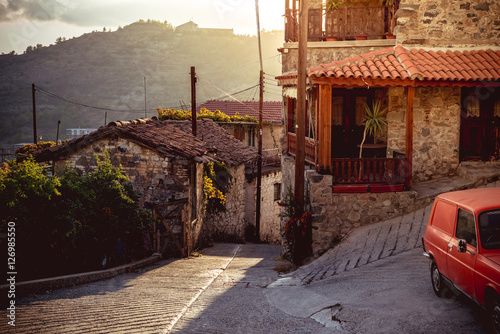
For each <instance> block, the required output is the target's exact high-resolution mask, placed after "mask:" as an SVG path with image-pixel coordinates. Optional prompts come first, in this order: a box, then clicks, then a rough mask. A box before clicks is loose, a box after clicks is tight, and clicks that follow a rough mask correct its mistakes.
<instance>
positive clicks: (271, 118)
mask: <svg viewBox="0 0 500 334" xmlns="http://www.w3.org/2000/svg"><path fill="white" fill-rule="evenodd" d="M282 105H283V103H282V102H272V101H265V102H264V104H263V107H262V119H263V120H264V121H267V122H271V123H281V108H282ZM201 108H207V109H208V110H210V111H212V112H213V111H216V110H219V111H222V112H223V113H225V114H226V115H228V116H234V115H235V114H236V113H239V114H240V116H245V115H248V116H253V117H255V118H257V119H259V101H234V100H233V101H223V100H210V101H208V102H205V103H203V104H201V105H200V106H198V107H197V108H196V111H197V112H200V109H201Z"/></svg>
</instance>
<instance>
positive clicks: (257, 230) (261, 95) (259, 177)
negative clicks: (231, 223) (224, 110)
mask: <svg viewBox="0 0 500 334" xmlns="http://www.w3.org/2000/svg"><path fill="white" fill-rule="evenodd" d="M259 82H260V92H259V149H258V157H257V203H256V205H255V210H256V213H255V234H256V237H257V241H260V202H261V199H260V198H261V192H262V191H261V187H262V109H263V105H264V71H262V70H260V81H259Z"/></svg>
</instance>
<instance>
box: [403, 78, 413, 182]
mask: <svg viewBox="0 0 500 334" xmlns="http://www.w3.org/2000/svg"><path fill="white" fill-rule="evenodd" d="M406 97H407V98H406V150H405V156H406V160H407V163H406V173H405V175H406V180H405V186H406V188H407V189H410V188H411V187H412V175H413V166H412V165H413V101H414V97H415V87H413V86H408V87H407V88H406Z"/></svg>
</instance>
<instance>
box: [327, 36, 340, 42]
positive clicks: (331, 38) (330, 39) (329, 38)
mask: <svg viewBox="0 0 500 334" xmlns="http://www.w3.org/2000/svg"><path fill="white" fill-rule="evenodd" d="M325 40H326V41H329V42H330V41H338V40H339V39H338V38H337V37H327V38H325Z"/></svg>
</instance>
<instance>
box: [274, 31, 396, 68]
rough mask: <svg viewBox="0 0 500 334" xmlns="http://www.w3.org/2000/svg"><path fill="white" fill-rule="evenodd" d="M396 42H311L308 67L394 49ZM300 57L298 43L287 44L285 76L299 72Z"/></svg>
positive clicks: (308, 52)
mask: <svg viewBox="0 0 500 334" xmlns="http://www.w3.org/2000/svg"><path fill="white" fill-rule="evenodd" d="M394 45H395V40H390V39H389V40H387V39H377V40H367V41H337V42H309V43H308V48H307V67H308V68H309V67H313V66H318V65H323V64H329V63H332V62H334V61H339V60H343V59H346V58H349V57H354V56H358V55H360V54H365V53H369V52H372V51H376V50H380V49H384V48H389V47H393V46H394ZM298 57H299V49H298V43H285V44H284V46H283V52H282V71H283V73H284V74H286V73H291V72H297V63H298Z"/></svg>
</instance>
